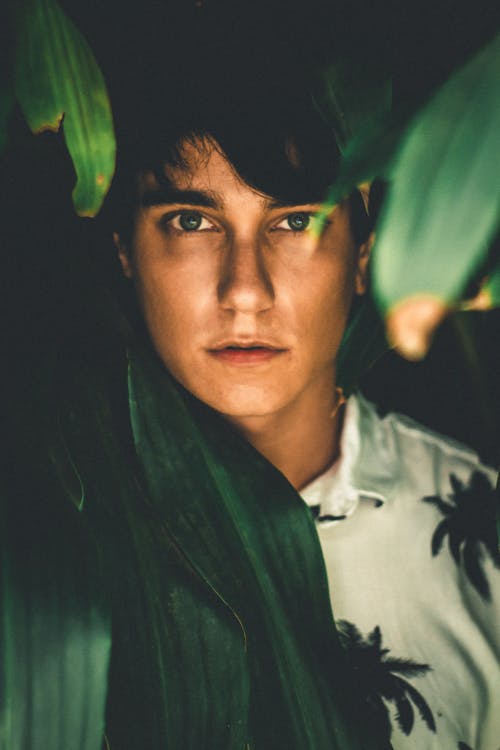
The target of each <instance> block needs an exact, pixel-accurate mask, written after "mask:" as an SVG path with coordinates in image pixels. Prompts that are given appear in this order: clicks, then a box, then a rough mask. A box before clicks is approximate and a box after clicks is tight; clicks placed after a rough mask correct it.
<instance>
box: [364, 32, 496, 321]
mask: <svg viewBox="0 0 500 750" xmlns="http://www.w3.org/2000/svg"><path fill="white" fill-rule="evenodd" d="M499 80H500V36H497V37H496V38H495V39H494V40H493V41H492V42H490V43H489V44H488V45H487V46H486V47H485V48H484V49H483V50H481V51H480V52H479V53H478V54H476V55H475V56H474V57H473V58H472V59H471V60H470V61H469V62H468V63H467V64H466V65H465V66H464V67H463V68H461V69H460V70H459V71H458V72H456V73H455V74H454V75H453V76H452V77H451V78H450V79H449V80H448V81H447V82H446V84H445V85H444V86H443V87H442V88H441V89H440V90H439V91H438V92H437V93H436V94H435V95H434V97H433V98H432V99H431V100H430V102H429V104H428V105H427V106H426V107H425V108H424V109H423V110H422V111H421V112H420V113H419V114H418V115H417V117H416V118H414V120H413V121H412V123H411V124H410V126H409V128H408V129H407V132H406V134H405V137H404V138H403V142H402V146H401V149H400V151H399V153H398V155H397V158H396V161H395V164H394V168H393V171H392V178H393V184H392V185H391V189H390V191H389V195H388V199H387V200H386V202H385V205H384V208H383V213H382V216H381V222H380V225H379V227H378V231H377V241H376V245H375V250H374V282H375V284H374V287H375V293H376V298H377V301H378V304H379V305H380V307H381V309H382V310H384V311H385V312H386V313H387V312H390V311H391V310H393V309H396V306H399V305H400V303H401V301H402V300H405V299H411V298H416V297H417V296H425V297H427V298H429V297H434V298H435V299H437V300H441V302H442V304H443V305H444V306H449V305H453V304H456V303H457V302H458V301H459V300H460V298H461V297H462V296H463V294H464V291H465V288H466V286H467V284H468V283H469V282H470V280H471V278H473V277H474V274H475V273H477V269H478V268H480V267H481V265H483V264H484V261H485V259H486V256H487V253H488V249H489V245H490V243H491V241H492V239H493V236H494V234H495V232H496V230H497V227H498V221H499V215H500V179H499V170H500V97H499V95H498V82H499Z"/></svg>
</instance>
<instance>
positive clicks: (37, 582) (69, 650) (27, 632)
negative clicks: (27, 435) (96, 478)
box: [0, 457, 111, 750]
mask: <svg viewBox="0 0 500 750" xmlns="http://www.w3.org/2000/svg"><path fill="white" fill-rule="evenodd" d="M12 473H13V472H12V467H11V469H10V470H7V471H5V470H4V471H3V472H2V497H1V501H0V505H1V507H0V516H1V519H0V520H1V521H2V525H1V529H0V537H1V539H0V542H1V558H0V563H1V570H0V589H1V590H0V608H1V611H2V620H1V626H0V652H1V659H0V746H1V747H2V748H9V750H28V749H29V750H47V748H50V749H51V750H67V748H76V747H77V748H80V749H81V750H101V748H102V742H103V733H104V711H105V705H106V694H107V671H108V663H109V654H110V645H111V632H110V631H111V628H110V620H109V611H108V609H109V608H108V606H107V604H106V602H105V600H104V599H103V596H102V586H101V585H100V584H99V581H98V576H97V575H96V565H95V561H96V550H95V547H94V545H93V544H92V540H91V539H90V538H89V537H88V536H87V535H86V533H85V529H84V528H82V527H80V526H79V525H78V524H77V523H75V521H76V520H77V519H75V517H76V516H78V514H77V512H76V511H75V510H74V509H73V508H71V509H70V506H69V505H68V504H67V503H66V502H65V500H64V499H63V498H61V496H60V495H59V496H58V491H57V488H56V487H55V486H51V487H49V485H48V484H47V483H46V481H44V478H42V477H41V476H40V475H39V474H38V475H37V472H33V467H32V465H30V462H29V461H26V457H25V461H24V465H22V467H21V466H19V465H18V466H16V471H15V472H14V478H13V479H10V480H9V479H8V480H7V481H6V475H7V476H8V475H9V474H10V475H12ZM68 511H70V512H68Z"/></svg>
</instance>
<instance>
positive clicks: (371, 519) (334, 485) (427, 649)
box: [301, 395, 500, 750]
mask: <svg viewBox="0 0 500 750" xmlns="http://www.w3.org/2000/svg"><path fill="white" fill-rule="evenodd" d="M478 471H479V472H480V473H479V474H477V473H475V472H478ZM473 476H474V480H473V484H472V491H468V488H469V487H470V486H471V485H470V483H471V479H472V477H473ZM453 477H454V478H453ZM495 481H496V474H495V472H493V471H491V470H490V469H487V468H485V467H484V466H481V465H480V464H479V461H478V457H477V455H476V454H475V453H473V452H472V451H471V450H469V449H468V448H465V447H464V446H462V445H460V444H459V443H457V442H455V441H453V440H451V439H448V438H445V437H443V436H440V435H437V434H436V433H434V432H432V431H431V430H428V429H426V428H424V427H422V426H421V425H419V424H417V423H416V422H414V421H413V420H411V419H409V418H407V417H404V416H402V415H399V414H389V415H387V416H386V417H385V418H384V419H380V418H379V416H378V415H377V413H376V410H375V407H374V406H373V405H372V404H370V403H369V402H368V401H366V400H365V399H364V398H363V397H362V396H360V395H357V396H352V397H351V398H350V399H349V401H348V403H347V406H346V414H345V420H344V427H343V432H342V438H341V451H340V458H339V460H338V461H337V462H336V463H335V464H334V465H333V466H332V467H331V468H330V469H328V470H327V471H326V472H325V473H324V474H322V475H321V476H320V477H318V478H317V479H315V480H314V481H313V482H311V483H310V484H309V485H308V486H307V487H306V488H304V489H303V490H302V491H301V495H302V497H303V498H304V500H305V501H306V503H307V504H308V505H309V506H311V507H313V509H314V510H315V514H317V515H318V516H319V518H318V522H317V529H318V535H319V539H320V543H321V547H322V550H323V555H324V559H325V565H326V569H327V574H328V581H329V588H330V597H331V601H332V607H333V612H334V615H335V619H336V621H337V623H338V625H339V628H340V630H341V636H342V641H343V643H344V645H345V647H346V648H347V649H348V651H349V653H350V654H351V658H352V660H353V663H354V665H355V667H356V669H357V670H358V673H359V675H360V685H365V686H367V685H372V690H371V698H370V700H371V702H372V703H374V704H375V705H377V706H378V710H379V713H380V716H381V720H382V721H387V720H389V721H390V724H391V726H392V735H391V741H392V744H393V747H394V749H395V750H408V749H409V748H413V749H415V750H468V748H470V749H471V750H500V662H499V660H500V570H499V568H498V563H499V561H500V556H499V555H498V547H497V545H496V542H493V546H492V544H491V539H494V538H495V537H494V536H493V537H491V534H490V536H489V537H488V534H489V532H490V531H491V532H492V533H493V535H494V533H495V532H494V521H493V520H492V519H491V522H489V521H488V517H487V513H488V512H492V511H494V500H493V498H494V490H493V487H494V483H495ZM423 498H428V499H426V500H424V499H423ZM429 498H430V499H429ZM457 503H458V508H459V510H458V512H457ZM476 509H477V512H476ZM471 511H472V512H471ZM478 537H479V538H478ZM486 537H488V539H489V541H490V551H488V547H487V544H486V543H485V539H486ZM495 553H496V554H495ZM455 557H456V560H455ZM494 561H495V562H496V563H497V566H495V564H494ZM391 660H392V664H391V663H390V662H391ZM395 660H406V662H402V661H395ZM408 660H410V662H412V663H413V665H412V664H411V663H410V662H408ZM384 663H385V667H384ZM408 685H409V687H408ZM398 716H399V719H398ZM384 717H385V718H384Z"/></svg>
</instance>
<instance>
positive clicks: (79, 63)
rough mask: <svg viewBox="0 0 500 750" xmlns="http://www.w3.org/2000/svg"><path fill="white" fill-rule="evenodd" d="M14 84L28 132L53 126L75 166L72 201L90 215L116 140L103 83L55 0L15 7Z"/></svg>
mask: <svg viewBox="0 0 500 750" xmlns="http://www.w3.org/2000/svg"><path fill="white" fill-rule="evenodd" d="M15 28H16V56H15V60H14V90H15V94H16V97H17V99H18V101H19V104H20V106H21V109H22V112H23V114H24V117H25V118H26V121H27V123H28V125H29V127H30V129H31V130H32V131H33V132H34V133H39V132H41V131H43V130H58V129H59V127H60V126H61V123H62V128H63V133H64V138H65V141H66V145H67V147H68V151H69V153H70V155H71V158H72V160H73V164H74V167H75V171H76V178H77V179H76V185H75V188H74V190H73V203H74V206H75V209H76V211H77V213H78V214H80V215H81V216H94V215H95V214H96V213H97V212H98V211H99V208H100V207H101V204H102V202H103V200H104V197H105V195H106V192H107V190H108V189H109V186H110V184H111V179H112V177H113V172H114V167H115V153H116V141H115V135H114V129H113V119H112V114H111V106H110V103H109V99H108V94H107V90H106V84H105V82H104V78H103V75H102V73H101V71H100V69H99V66H98V65H97V62H96V60H95V58H94V55H93V53H92V51H91V49H90V47H89V45H88V44H87V42H86V40H85V39H84V37H83V36H82V34H81V33H80V32H79V31H78V29H77V28H76V27H75V25H74V24H73V23H72V21H71V20H70V19H69V18H68V17H67V16H66V14H65V13H64V12H63V10H62V9H61V8H60V7H59V5H58V4H57V2H55V0H25V1H24V2H22V3H20V4H19V6H18V8H17V9H16V23H15Z"/></svg>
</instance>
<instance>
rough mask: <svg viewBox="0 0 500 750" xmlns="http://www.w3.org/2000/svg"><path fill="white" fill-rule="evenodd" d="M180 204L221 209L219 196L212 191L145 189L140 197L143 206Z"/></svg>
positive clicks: (164, 188)
mask: <svg viewBox="0 0 500 750" xmlns="http://www.w3.org/2000/svg"><path fill="white" fill-rule="evenodd" d="M175 203H180V204H183V205H187V206H204V207H205V208H221V207H222V203H223V201H222V199H221V196H220V195H219V194H218V193H216V192H215V191H212V190H180V189H179V188H172V187H156V188H147V189H146V190H145V191H144V193H143V195H142V196H141V205H143V206H146V207H147V206H165V205H172V204H175Z"/></svg>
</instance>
